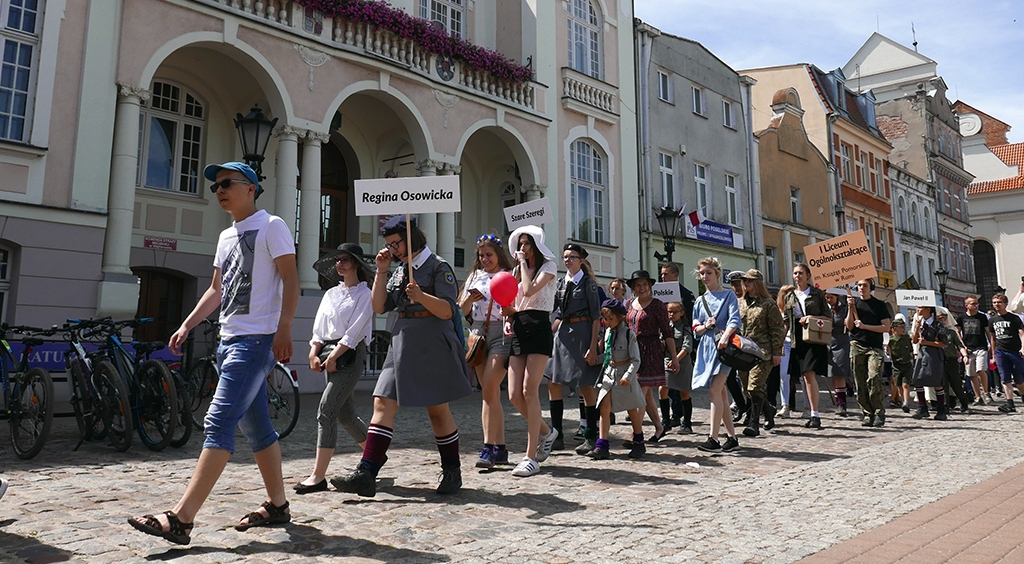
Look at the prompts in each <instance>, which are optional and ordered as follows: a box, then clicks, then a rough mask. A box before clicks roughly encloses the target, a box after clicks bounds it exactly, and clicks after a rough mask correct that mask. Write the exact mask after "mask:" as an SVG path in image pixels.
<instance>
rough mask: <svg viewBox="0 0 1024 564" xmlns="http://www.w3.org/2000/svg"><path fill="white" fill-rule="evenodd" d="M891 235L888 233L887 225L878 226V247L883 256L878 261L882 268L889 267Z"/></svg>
mask: <svg viewBox="0 0 1024 564" xmlns="http://www.w3.org/2000/svg"><path fill="white" fill-rule="evenodd" d="M888 238H889V236H888V235H886V232H885V226H884V225H879V226H878V249H879V250H880V251H881V258H880V260H879V261H878V265H879V266H881V267H882V268H889V244H888V242H887V241H888Z"/></svg>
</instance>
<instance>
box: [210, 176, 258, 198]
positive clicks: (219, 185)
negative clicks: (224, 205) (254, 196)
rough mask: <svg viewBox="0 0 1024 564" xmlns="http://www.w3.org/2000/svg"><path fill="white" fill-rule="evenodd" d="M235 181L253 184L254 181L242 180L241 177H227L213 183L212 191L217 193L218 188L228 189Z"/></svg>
mask: <svg viewBox="0 0 1024 564" xmlns="http://www.w3.org/2000/svg"><path fill="white" fill-rule="evenodd" d="M233 182H241V183H242V184H252V182H249V181H248V180H241V179H239V178H225V179H224V180H221V181H220V182H214V183H213V185H212V186H210V192H213V193H214V194H216V193H217V189H218V188H223V189H225V190H227V189H228V188H231V184H232V183H233Z"/></svg>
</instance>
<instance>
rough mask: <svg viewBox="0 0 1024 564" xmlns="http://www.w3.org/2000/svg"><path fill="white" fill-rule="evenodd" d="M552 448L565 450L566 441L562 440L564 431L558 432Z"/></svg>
mask: <svg viewBox="0 0 1024 564" xmlns="http://www.w3.org/2000/svg"><path fill="white" fill-rule="evenodd" d="M551 450H553V451H554V450H565V441H563V440H562V432H561V431H559V432H558V436H557V437H555V442H553V443H551Z"/></svg>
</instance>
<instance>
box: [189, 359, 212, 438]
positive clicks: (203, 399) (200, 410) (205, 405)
mask: <svg viewBox="0 0 1024 564" xmlns="http://www.w3.org/2000/svg"><path fill="white" fill-rule="evenodd" d="M217 378H218V376H217V368H216V367H215V366H214V364H213V360H212V359H210V358H208V357H207V358H201V359H199V361H198V362H197V363H196V365H195V366H193V367H192V369H191V370H189V371H188V378H187V379H186V380H187V382H188V394H189V401H190V405H189V407H190V409H189V411H190V412H191V414H192V426H193V427H195V429H196V430H197V431H202V430H203V418H204V417H206V411H207V410H208V409H209V408H210V402H211V401H213V393H214V392H216V391H217Z"/></svg>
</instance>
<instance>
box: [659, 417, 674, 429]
mask: <svg viewBox="0 0 1024 564" xmlns="http://www.w3.org/2000/svg"><path fill="white" fill-rule="evenodd" d="M661 428H662V429H665V430H666V431H668V430H669V429H671V428H672V420H671V419H662V420H661Z"/></svg>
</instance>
